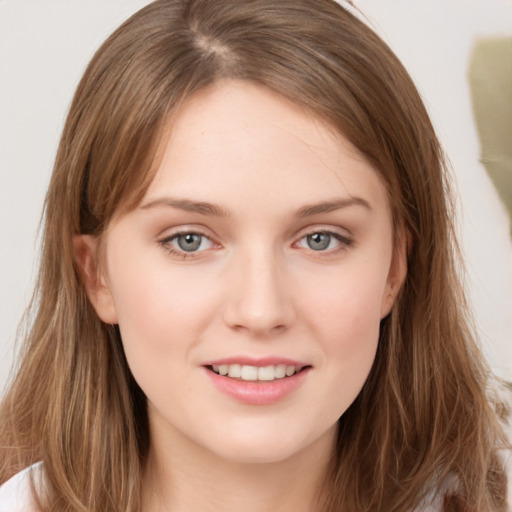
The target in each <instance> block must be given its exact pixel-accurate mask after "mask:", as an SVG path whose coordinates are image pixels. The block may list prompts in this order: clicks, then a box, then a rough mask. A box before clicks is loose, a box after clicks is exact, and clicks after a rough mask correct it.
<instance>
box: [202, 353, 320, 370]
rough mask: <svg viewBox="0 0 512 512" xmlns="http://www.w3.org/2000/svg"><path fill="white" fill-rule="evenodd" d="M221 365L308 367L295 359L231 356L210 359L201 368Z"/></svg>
mask: <svg viewBox="0 0 512 512" xmlns="http://www.w3.org/2000/svg"><path fill="white" fill-rule="evenodd" d="M222 364H227V365H230V364H240V365H246V366H257V367H263V366H277V365H279V364H284V365H286V366H295V367H299V368H303V367H305V366H310V365H309V364H308V363H305V362H304V361H297V360H295V359H289V358H286V357H275V356H268V357H248V356H232V357H223V358H221V359H212V360H210V361H206V362H205V363H204V364H203V366H214V365H215V366H220V365H222Z"/></svg>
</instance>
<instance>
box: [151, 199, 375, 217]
mask: <svg viewBox="0 0 512 512" xmlns="http://www.w3.org/2000/svg"><path fill="white" fill-rule="evenodd" d="M158 206H167V207H171V208H177V209H179V210H184V211H186V212H193V213H198V214H200V215H212V216H215V217H230V216H231V212H230V211H229V210H226V209H224V208H222V207H221V206H218V205H216V204H213V203H208V202H206V201H192V200H190V199H177V198H171V197H164V198H158V199H154V200H153V201H150V202H149V203H147V204H144V205H142V206H141V208H142V209H144V210H146V209H149V208H155V207H158ZM349 206H363V207H364V208H366V209H367V210H371V209H372V207H371V205H370V203H369V202H368V201H366V200H365V199H363V198H361V197H346V198H339V199H332V200H329V201H321V202H319V203H314V204H307V205H304V206H301V207H300V208H299V209H298V210H297V211H296V212H295V216H296V217H299V218H304V217H311V216H313V215H319V214H322V213H329V212H332V211H335V210H340V209H342V208H348V207H349Z"/></svg>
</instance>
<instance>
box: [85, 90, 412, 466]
mask: <svg viewBox="0 0 512 512" xmlns="http://www.w3.org/2000/svg"><path fill="white" fill-rule="evenodd" d="M162 149H163V158H162V161H161V164H160V167H159V169H158V171H157V174H156V176H155V178H154V180H153V182H152V184H151V185H150V187H149V189H148V191H147V193H146V195H145V197H144V199H143V200H142V202H141V204H140V206H139V207H137V208H136V209H134V210H133V211H131V212H129V213H127V214H125V215H123V216H121V217H120V218H117V219H116V220H114V221H113V222H112V223H111V225H110V226H109V228H108V229H107V231H106V233H105V237H104V240H103V244H104V247H103V254H104V257H103V260H102V262H101V265H100V269H101V271H100V278H99V280H100V283H101V286H97V287H96V288H95V287H93V286H90V287H89V296H90V298H91V300H92V302H93V304H94V306H95V308H96V310H97V312H98V314H99V316H100V317H101V318H102V319H103V320H104V321H106V322H109V323H118V324H119V327H120V331H121V336H122V340H123V345H124V349H125V352H126V357H127V360H128V363H129V366H130V368H131V370H132V372H133V375H134V377H135V379H136V380H137V382H138V383H139V385H140V387H141V388H142V390H143V391H144V393H145V394H146V396H147V398H148V407H149V418H150V424H151V429H152V436H153V438H152V442H153V443H170V444H172V443H173V442H175V441H176V440H178V439H180V440H182V441H183V440H186V442H187V443H189V444H190V445H193V446H195V447H197V448H198V449H200V450H204V451H205V452H208V453H209V454H213V455H215V456H218V457H222V458H224V459H229V460H235V461H241V462H264V461H278V460H283V459H286V458H289V457H292V456H293V455H294V454H297V453H299V452H301V451H302V450H305V449H306V448H308V447H310V446H313V445H315V443H321V442H322V440H330V442H331V441H332V439H333V438H334V435H335V432H336V423H337V420H338V419H339V417H340V416H341V415H343V413H344V412H345V411H346V409H347V408H348V407H349V406H350V404H351V403H352V402H353V401H354V399H355V398H356V396H357V395H358V393H359V391H360V390H361V388H362V386H363V384H364V382H365V380H366V378H367V376H368V373H369V371H370V368H371V366H372V363H373V361H374V357H375V352H376V348H377V341H378V334H379V323H380V320H381V319H382V318H383V317H384V316H385V315H386V314H387V313H388V312H389V310H390V308H391V305H392V302H393V297H394V296H395V295H396V292H397V291H398V288H399V286H400V284H401V281H402V279H403V275H404V273H405V268H404V263H403V258H402V257H401V253H402V251H394V250H393V249H394V248H393V229H392V218H391V212H390V207H389V204H388V198H387V194H386V190H385V187H384V186H383V184H382V183H381V181H380V179H379V177H378V174H377V172H376V171H375V170H374V169H373V168H372V167H371V166H370V165H369V163H368V162H367V161H365V159H364V158H363V157H362V155H361V154H359V153H358V151H357V150H356V149H355V148H354V147H352V146H351V145H350V144H349V143H348V141H346V140H344V139H343V138H342V137H340V136H339V135H334V134H333V132H332V130H330V129H329V128H328V127H327V126H326V125H324V124H322V122H320V121H318V120H316V119H314V118H312V117H311V116H310V115H308V114H307V113H305V112H304V111H302V110H301V109H300V108H298V107H297V106H295V105H294V104H292V103H290V102H289V101H287V100H286V99H284V98H282V97H280V96H278V95H276V94H275V93H272V92H270V91H268V90H266V89H264V88H260V87H258V86H254V85H250V84H247V83H240V82H223V83H220V84H216V85H215V86H213V87H211V88H209V89H205V90H202V91H201V92H199V93H198V94H196V95H195V96H194V97H193V98H192V99H190V100H189V101H188V102H187V103H186V104H185V106H184V107H183V108H182V110H181V111H180V112H179V113H178V115H177V116H176V117H175V118H174V119H173V120H172V123H171V124H170V125H169V137H168V139H167V141H166V143H165V145H164V146H163V148H162Z"/></svg>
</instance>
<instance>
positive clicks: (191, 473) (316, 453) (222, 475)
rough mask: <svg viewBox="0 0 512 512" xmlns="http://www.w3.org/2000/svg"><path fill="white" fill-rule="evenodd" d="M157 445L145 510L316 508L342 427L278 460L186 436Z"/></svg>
mask: <svg viewBox="0 0 512 512" xmlns="http://www.w3.org/2000/svg"><path fill="white" fill-rule="evenodd" d="M183 437H184V438H183V439H181V440H180V442H179V443H175V442H173V443H171V445H167V446H166V447H165V448H164V447H163V446H152V448H151V450H150V454H149V458H148V464H147V467H146V471H145V475H144V481H143V507H142V510H144V511H150V512H185V511H186V512H189V511H190V510H201V511H203V512H218V511H219V510H221V511H222V512H235V511H236V512H239V511H240V510H243V511H244V512H268V511H269V510H272V511H273V512H292V511H293V512H312V511H315V510H318V509H319V505H318V504H319V502H320V500H321V499H322V498H323V486H324V484H325V482H326V479H327V472H328V469H329V462H330V458H331V454H332V453H333V450H334V446H335V437H336V430H335V429H333V430H332V431H329V432H327V433H326V434H325V435H324V436H323V437H321V438H320V439H318V440H317V441H315V442H314V443H313V445H310V446H308V447H306V448H305V449H303V450H302V451H301V452H299V453H295V454H294V455H292V456H291V457H289V458H287V459H285V460H280V461H278V462H269V463H261V462H259V463H254V464H253V463H241V462H236V461H231V460H226V459H224V458H221V457H218V456H216V455H215V454H212V453H211V452H207V451H206V450H204V449H203V448H202V447H200V446H197V445H195V444H193V443H192V442H191V441H190V440H188V439H187V438H186V437H185V436H183Z"/></svg>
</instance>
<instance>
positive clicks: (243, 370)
mask: <svg viewBox="0 0 512 512" xmlns="http://www.w3.org/2000/svg"><path fill="white" fill-rule="evenodd" d="M308 368H311V366H310V365H304V366H294V365H286V364H276V365H267V366H251V365H245V364H220V365H215V364H213V365H207V366H206V369H208V370H210V371H211V372H213V373H215V374H216V375H220V376H222V377H228V378H230V379H233V380H238V381H245V382H275V381H278V380H284V379H287V378H289V377H293V376H294V375H297V374H298V373H301V372H303V371H305V370H306V369H308Z"/></svg>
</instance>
